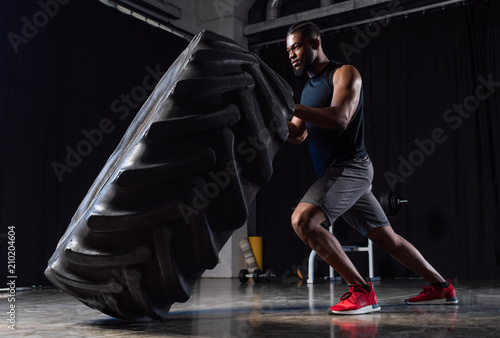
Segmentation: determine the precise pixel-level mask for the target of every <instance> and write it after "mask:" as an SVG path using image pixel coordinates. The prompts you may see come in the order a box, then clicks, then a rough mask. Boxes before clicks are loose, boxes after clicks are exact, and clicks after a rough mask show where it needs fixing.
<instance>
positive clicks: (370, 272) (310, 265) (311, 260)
mask: <svg viewBox="0 0 500 338" xmlns="http://www.w3.org/2000/svg"><path fill="white" fill-rule="evenodd" d="M330 232H331V233H332V234H333V225H332V226H331V227H330ZM342 249H344V251H346V252H366V253H367V254H368V278H369V279H370V280H374V279H375V277H374V276H373V243H372V241H371V240H370V239H368V245H367V246H355V245H346V246H342ZM315 258H316V251H314V250H311V253H310V254H309V263H308V271H307V272H308V277H307V284H313V283H314V259H315ZM329 270H330V271H329V272H330V275H329V277H330V280H334V279H335V277H334V270H333V268H332V267H331V266H330V269H329Z"/></svg>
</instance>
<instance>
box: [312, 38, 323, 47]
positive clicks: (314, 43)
mask: <svg viewBox="0 0 500 338" xmlns="http://www.w3.org/2000/svg"><path fill="white" fill-rule="evenodd" d="M320 46H321V41H320V40H319V39H311V47H312V48H313V49H318V48H319V47H320Z"/></svg>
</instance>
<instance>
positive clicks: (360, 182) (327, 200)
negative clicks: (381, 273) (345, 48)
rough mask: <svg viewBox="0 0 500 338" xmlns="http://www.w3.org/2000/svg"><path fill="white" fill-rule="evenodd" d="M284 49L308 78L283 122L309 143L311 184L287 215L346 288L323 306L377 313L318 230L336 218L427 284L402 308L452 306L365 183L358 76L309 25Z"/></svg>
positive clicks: (336, 248)
mask: <svg viewBox="0 0 500 338" xmlns="http://www.w3.org/2000/svg"><path fill="white" fill-rule="evenodd" d="M286 44H287V52H288V54H289V58H290V61H291V63H292V67H293V69H294V72H295V73H296V75H301V74H305V73H306V72H307V73H308V75H309V80H308V82H307V84H306V85H305V86H304V89H303V91H302V98H301V104H297V105H296V108H295V113H294V117H293V118H292V120H291V121H290V122H288V129H289V138H288V141H289V142H292V143H296V144H297V143H300V142H302V141H304V140H305V139H306V138H308V139H309V147H310V152H311V157H312V159H313V164H314V167H315V170H316V173H317V175H318V177H319V178H318V180H317V181H316V182H315V183H314V184H313V185H312V186H311V188H310V189H309V190H308V191H307V193H306V194H305V196H304V197H303V198H302V200H301V201H300V203H299V204H298V206H297V207H296V209H295V211H294V213H293V215H292V219H291V220H292V226H293V228H294V230H295V232H296V233H297V235H298V236H299V237H300V238H301V239H302V240H303V241H304V242H305V243H307V244H308V245H309V246H310V247H311V248H312V249H313V250H315V251H316V253H317V254H319V255H320V256H321V257H322V258H323V259H324V260H325V261H326V262H327V263H328V264H330V265H331V266H332V267H333V268H334V269H335V271H337V272H338V273H339V274H340V275H341V276H342V277H343V278H344V280H345V281H346V282H347V284H348V285H349V292H347V293H346V294H344V295H343V296H342V297H341V301H340V302H339V303H338V304H337V305H335V306H332V307H331V308H330V312H329V313H331V314H362V313H369V312H374V311H378V310H380V306H379V305H378V304H377V297H376V295H375V292H374V291H373V288H372V285H371V283H368V284H367V283H366V282H365V280H364V279H363V277H361V275H360V274H359V272H358V271H357V270H356V268H355V267H354V265H353V264H352V262H351V261H350V260H349V258H348V257H347V255H346V254H345V252H344V250H343V249H342V246H341V245H340V243H339V242H338V240H337V239H336V238H335V236H334V235H332V234H331V233H330V232H329V231H328V230H327V229H326V228H327V226H326V227H324V226H323V225H325V224H326V225H332V224H333V222H334V221H335V220H336V219H337V218H338V217H342V218H343V219H344V220H345V221H346V222H347V223H348V224H350V225H351V226H352V227H353V228H355V229H356V230H358V231H359V232H361V233H362V234H363V235H365V236H367V237H368V238H369V239H370V240H372V241H373V243H375V244H376V245H377V246H379V247H380V248H382V249H383V250H385V251H387V252H388V253H390V254H391V255H392V256H393V257H394V258H395V259H397V260H398V261H399V262H401V263H402V264H403V265H405V266H406V267H408V268H409V269H411V270H413V271H414V272H416V273H417V274H419V275H420V276H422V277H423V278H425V279H426V280H427V281H428V282H429V283H430V286H429V287H425V288H424V291H422V292H421V293H420V294H419V295H418V296H416V297H413V298H410V299H406V300H405V301H406V303H407V304H435V303H438V304H456V303H458V300H457V298H456V292H455V289H454V287H453V285H452V284H451V283H450V281H449V280H448V281H446V280H445V279H444V278H443V277H442V276H441V275H440V274H439V273H438V272H437V271H436V270H435V269H434V268H433V267H432V266H431V265H430V264H429V263H428V262H427V261H426V260H425V259H424V257H423V256H422V255H421V254H420V252H419V251H418V250H417V249H416V248H415V247H414V246H413V245H412V244H410V243H409V242H408V241H406V240H405V239H404V238H402V237H401V236H399V235H398V234H396V233H395V232H394V230H393V229H392V227H391V225H390V224H389V221H388V219H387V217H386V215H385V214H384V212H383V210H382V208H381V206H380V204H379V203H378V201H377V200H376V198H375V197H374V196H373V194H372V193H371V190H370V185H371V182H372V179H373V166H372V164H371V161H370V157H369V156H368V154H367V152H366V148H365V144H364V120H363V87H362V79H361V75H360V74H359V72H358V71H357V70H356V68H354V67H353V66H350V65H342V64H340V63H337V62H334V61H330V60H329V59H328V58H327V56H326V55H325V53H324V52H323V49H322V47H321V37H320V31H319V28H318V27H317V26H316V25H315V24H313V23H312V22H309V21H303V22H299V23H297V24H295V25H293V26H291V27H290V29H289V30H288V34H287V38H286Z"/></svg>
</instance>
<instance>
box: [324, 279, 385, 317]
mask: <svg viewBox="0 0 500 338" xmlns="http://www.w3.org/2000/svg"><path fill="white" fill-rule="evenodd" d="M368 286H369V287H370V292H367V291H366V290H365V289H363V288H362V287H361V285H360V284H356V285H353V286H350V287H349V292H346V293H344V294H343V295H342V297H340V303H338V304H337V305H335V306H332V307H331V308H330V311H329V314H331V315H360V314H363V313H370V312H375V311H379V310H380V306H379V305H378V304H377V296H376V295H375V291H373V287H372V283H370V282H368Z"/></svg>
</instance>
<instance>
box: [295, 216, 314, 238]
mask: <svg viewBox="0 0 500 338" xmlns="http://www.w3.org/2000/svg"><path fill="white" fill-rule="evenodd" d="M291 221H292V227H293V230H294V231H295V233H296V234H297V235H298V236H299V237H300V238H301V239H302V240H303V241H305V240H306V238H307V237H308V234H309V232H310V231H309V230H310V226H311V222H310V219H309V218H308V217H307V215H306V213H305V212H294V213H293V215H292V219H291Z"/></svg>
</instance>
